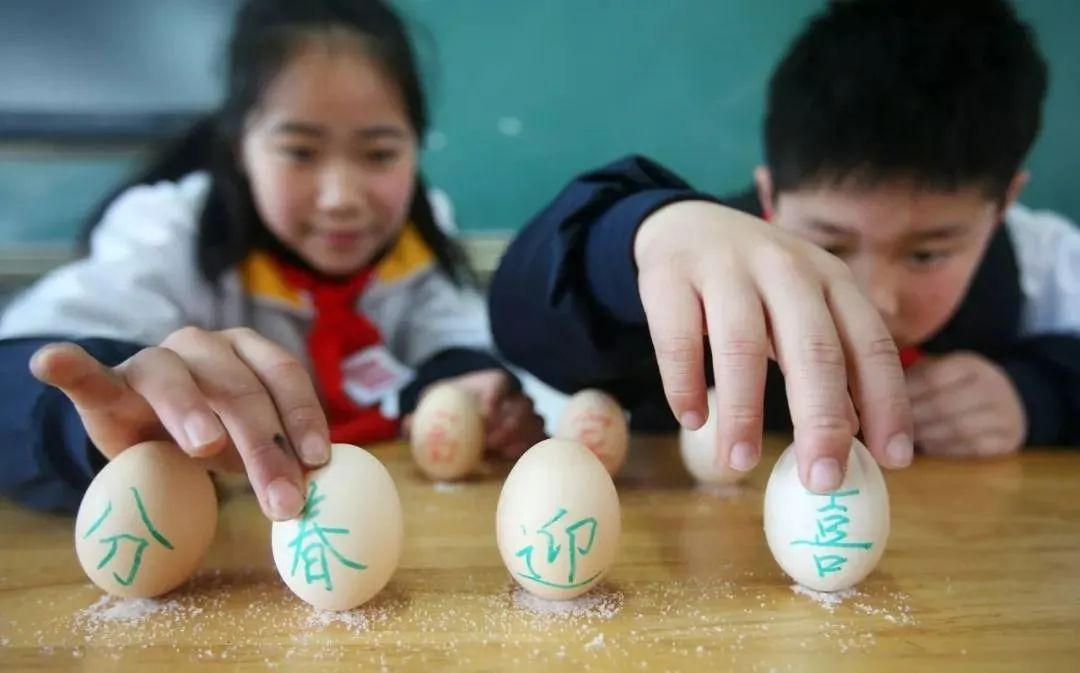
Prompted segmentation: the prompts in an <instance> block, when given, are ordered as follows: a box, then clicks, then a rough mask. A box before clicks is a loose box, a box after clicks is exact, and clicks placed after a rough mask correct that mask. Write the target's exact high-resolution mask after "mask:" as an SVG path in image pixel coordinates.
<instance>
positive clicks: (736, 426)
mask: <svg viewBox="0 0 1080 673" xmlns="http://www.w3.org/2000/svg"><path fill="white" fill-rule="evenodd" d="M634 257H635V259H636V261H637V265H638V285H639V290H640V294H641V301H642V303H643V305H644V308H645V313H646V316H647V318H648V323H649V330H650V333H651V335H652V339H653V344H654V346H655V348H656V357H657V362H658V363H659V366H660V374H661V377H662V378H663V381H664V390H665V391H666V394H667V398H668V403H669V404H670V405H671V409H672V411H674V412H675V416H676V417H677V418H679V419H680V421H681V422H682V424H683V425H684V426H687V427H691V428H697V427H699V426H700V425H701V424H702V423H703V422H704V420H705V418H706V397H705V376H704V360H703V343H702V335H704V334H707V335H708V336H709V343H710V346H711V348H712V355H713V370H714V373H715V376H716V394H717V398H718V405H719V409H714V410H711V411H712V413H719V422H718V423H717V432H718V435H719V437H718V440H719V444H718V447H719V449H718V453H719V455H718V456H717V461H718V462H719V463H721V464H724V463H727V464H730V465H731V466H732V467H735V468H736V469H740V470H748V469H750V468H751V467H753V466H754V465H755V464H756V463H757V462H758V460H759V458H760V451H761V435H762V425H763V405H764V386H765V373H766V366H767V360H768V358H769V356H770V354H772V353H775V354H776V356H777V357H778V360H779V362H780V365H781V368H782V369H783V371H784V374H785V380H786V384H787V392H788V404H789V406H790V408H791V417H792V420H793V421H794V424H795V450H796V452H797V453H798V457H799V475H800V478H801V479H802V482H803V484H804V485H806V486H807V488H809V489H811V490H813V491H818V492H821V491H828V490H832V489H835V488H837V487H839V486H840V484H841V481H842V479H843V470H844V467H845V463H846V461H847V456H848V451H849V447H850V446H851V440H852V437H853V436H854V434H855V433H856V432H857V430H858V422H859V421H860V420H861V422H862V427H863V431H864V433H865V437H866V439H867V442H866V444H867V446H868V447H869V449H870V451H871V452H872V453H873V454H874V456H875V458H877V460H878V462H879V463H881V464H882V465H885V466H888V467H904V466H906V465H907V464H908V463H910V462H911V456H912V440H911V436H912V429H911V428H912V421H911V411H910V408H909V405H908V399H907V394H906V391H905V388H904V375H903V371H902V370H901V368H900V360H899V356H898V354H897V348H896V346H895V344H894V343H893V340H892V338H891V337H890V335H889V332H888V330H887V328H886V327H885V325H884V323H883V322H882V320H881V317H880V316H879V315H878V313H877V311H876V310H875V309H874V307H873V305H872V304H871V303H870V302H869V301H868V300H867V299H866V298H864V297H863V295H862V293H861V292H860V291H859V289H858V287H857V286H856V284H855V281H854V279H853V278H852V275H851V272H850V270H849V269H848V268H847V266H846V265H845V264H844V263H843V262H841V261H840V260H838V259H837V258H835V257H833V256H832V255H830V254H828V253H827V252H825V251H824V250H822V249H820V248H818V247H817V246H815V245H813V244H811V243H809V242H807V241H803V240H802V239H799V238H797V237H795V236H794V235H791V234H789V233H787V232H785V231H783V230H781V229H779V228H777V227H774V226H771V225H769V224H767V223H765V222H762V221H761V220H758V219H757V218H754V217H750V216H748V215H744V214H742V213H739V212H736V211H734V210H732V209H729V208H724V207H722V206H718V205H716V204H712V203H706V202H703V201H683V202H678V203H674V204H671V205H668V206H665V207H664V208H661V209H660V210H658V211H656V212H655V213H653V214H652V215H650V216H649V217H648V218H646V220H645V221H644V222H643V223H642V225H641V227H640V228H639V229H638V232H637V237H636V238H635V240H634ZM849 391H850V393H849ZM853 402H854V404H853ZM855 409H858V416H856V415H855Z"/></svg>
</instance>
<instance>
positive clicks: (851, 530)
mask: <svg viewBox="0 0 1080 673" xmlns="http://www.w3.org/2000/svg"><path fill="white" fill-rule="evenodd" d="M764 521H765V539H766V541H767V542H768V544H769V550H770V551H772V555H773V558H775V559H776V562H777V563H778V564H779V565H780V567H781V568H783V570H784V572H786V573H787V574H788V575H790V576H791V577H792V579H794V580H795V581H796V582H798V583H799V584H802V585H803V586H805V587H808V588H810V589H814V590H816V591H842V590H844V589H848V588H850V587H853V586H855V585H856V584H858V583H859V582H861V581H862V580H863V579H864V578H865V577H866V576H867V575H869V574H870V572H871V571H872V570H873V569H874V567H875V566H876V565H877V563H878V561H879V560H880V559H881V555H882V554H883V553H884V552H885V544H886V542H887V540H888V538H889V494H888V492H887V490H886V488H885V479H884V477H883V476H882V474H881V468H879V467H878V464H877V463H876V462H875V461H874V458H873V456H871V455H870V452H869V451H868V450H867V449H866V447H865V446H863V445H862V443H861V442H859V441H858V440H854V441H853V442H852V447H851V454H850V457H849V459H848V466H847V474H846V475H845V477H844V481H843V483H842V484H841V486H840V488H838V489H836V490H835V491H833V492H831V493H824V494H817V493H813V492H810V491H808V490H807V489H806V488H805V487H804V486H803V485H802V483H801V482H800V481H799V470H798V464H797V462H796V458H795V451H794V447H788V448H787V450H786V451H784V453H783V454H782V455H781V456H780V459H779V460H778V461H777V462H776V465H775V467H773V471H772V474H771V476H770V477H769V483H768V485H767V486H766V487H765V512H764Z"/></svg>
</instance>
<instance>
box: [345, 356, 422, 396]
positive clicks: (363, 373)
mask: <svg viewBox="0 0 1080 673" xmlns="http://www.w3.org/2000/svg"><path fill="white" fill-rule="evenodd" d="M412 378H413V371H412V370H411V369H409V368H408V367H406V366H405V365H403V364H401V363H400V362H398V361H397V360H396V359H395V358H394V356H393V355H391V354H390V351H388V350H387V349H386V347H385V346H382V345H378V346H372V347H370V348H365V349H364V350H362V351H360V352H359V353H356V354H355V355H351V356H349V357H347V358H345V361H344V362H343V363H342V364H341V380H342V383H343V385H344V388H345V392H346V393H347V394H348V395H349V397H351V398H352V400H353V401H354V402H356V403H357V404H358V405H360V406H362V407H369V406H371V405H373V404H377V403H379V402H381V401H382V400H383V399H384V398H386V397H387V396H388V395H392V394H394V393H396V392H397V391H399V390H401V389H402V388H404V387H405V384H407V383H408V382H409V381H411V380H412Z"/></svg>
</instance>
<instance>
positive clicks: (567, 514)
mask: <svg viewBox="0 0 1080 673" xmlns="http://www.w3.org/2000/svg"><path fill="white" fill-rule="evenodd" d="M621 528H622V522H621V516H620V511H619V496H618V494H617V493H616V492H615V484H614V483H613V482H612V481H611V475H610V474H608V472H607V470H606V469H605V468H604V465H603V464H602V463H601V462H600V459H599V458H597V457H596V455H595V454H594V453H593V452H592V451H589V449H587V448H586V447H585V446H584V445H583V444H580V443H578V442H573V441H569V440H565V439H548V440H545V441H543V442H540V443H539V444H537V445H535V446H533V447H532V448H531V449H529V450H528V451H526V452H525V453H524V454H523V455H522V456H521V458H519V459H518V462H517V464H516V465H514V468H513V469H512V470H511V471H510V474H509V475H508V476H507V477H506V482H505V483H504V484H503V487H502V492H501V493H500V495H499V504H498V507H497V508H496V512H495V539H496V542H497V544H498V547H499V554H500V555H501V556H502V560H503V563H504V564H505V565H506V568H507V570H509V571H510V575H511V577H513V578H514V580H515V581H516V582H517V583H518V584H520V585H521V586H522V587H523V588H524V589H525V590H527V591H529V592H530V593H532V594H534V595H536V596H539V597H540V598H544V599H549V600H566V599H570V598H574V597H575V596H579V595H581V594H583V593H585V592H586V591H588V590H589V589H591V588H593V587H594V586H596V584H597V583H598V582H599V581H600V580H601V578H603V577H604V575H605V573H607V572H608V570H610V568H611V566H612V564H613V563H614V562H615V555H616V552H617V550H618V546H619V535H620V532H621Z"/></svg>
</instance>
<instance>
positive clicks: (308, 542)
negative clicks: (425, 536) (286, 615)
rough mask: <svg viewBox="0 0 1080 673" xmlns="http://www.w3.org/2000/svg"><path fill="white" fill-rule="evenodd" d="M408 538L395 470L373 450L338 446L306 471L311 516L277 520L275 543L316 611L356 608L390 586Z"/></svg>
mask: <svg viewBox="0 0 1080 673" xmlns="http://www.w3.org/2000/svg"><path fill="white" fill-rule="evenodd" d="M404 537H405V531H404V526H403V523H402V516H401V500H400V499H399V498H398V492H397V488H396V487H395V486H394V480H393V479H392V478H391V477H390V473H389V472H387V470H386V468H385V467H383V464H382V463H381V462H379V460H378V459H377V458H375V456H373V455H371V454H370V453H368V452H367V451H365V450H363V449H361V448H359V447H356V446H352V445H349V444H334V445H333V446H332V447H331V448H330V462H328V463H327V464H326V465H324V466H322V467H320V468H318V469H316V470H312V471H311V472H309V473H308V474H307V498H306V501H305V503H304V511H303V512H301V514H300V516H299V517H297V518H295V519H291V520H289V521H275V522H274V524H273V528H272V531H271V536H270V543H271V547H272V549H273V554H274V564H275V565H276V566H277V570H278V574H279V575H281V579H283V580H284V581H285V584H286V585H287V586H288V587H289V589H291V590H292V592H293V593H294V594H296V595H297V596H299V597H300V598H302V599H303V600H305V601H307V602H308V603H310V604H312V605H314V606H315V607H317V608H321V609H324V610H349V609H352V608H355V607H357V606H359V605H361V604H363V603H365V602H367V601H368V600H369V599H371V598H372V597H373V596H374V595H375V594H377V593H379V591H381V590H382V588H383V587H384V586H386V583H387V582H389V581H390V576H391V575H393V574H394V570H396V569H397V564H398V560H399V559H400V558H401V547H402V542H403V540H404Z"/></svg>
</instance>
